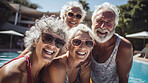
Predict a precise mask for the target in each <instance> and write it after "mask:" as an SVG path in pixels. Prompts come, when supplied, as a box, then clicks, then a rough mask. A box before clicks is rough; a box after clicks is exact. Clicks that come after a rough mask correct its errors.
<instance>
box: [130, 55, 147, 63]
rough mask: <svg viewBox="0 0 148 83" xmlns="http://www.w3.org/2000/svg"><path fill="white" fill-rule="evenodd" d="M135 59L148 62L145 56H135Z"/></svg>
mask: <svg viewBox="0 0 148 83" xmlns="http://www.w3.org/2000/svg"><path fill="white" fill-rule="evenodd" d="M133 60H137V61H141V62H145V63H148V59H145V58H143V57H137V56H133Z"/></svg>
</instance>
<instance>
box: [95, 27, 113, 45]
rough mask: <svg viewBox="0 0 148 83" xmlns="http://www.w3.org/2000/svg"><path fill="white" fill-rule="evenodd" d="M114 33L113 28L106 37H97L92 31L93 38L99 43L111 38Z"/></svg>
mask: <svg viewBox="0 0 148 83" xmlns="http://www.w3.org/2000/svg"><path fill="white" fill-rule="evenodd" d="M114 33H115V30H113V31H111V32H110V33H107V35H106V37H104V38H101V37H98V36H97V33H94V38H95V40H96V41H97V42H99V43H105V42H107V41H108V40H109V39H111V37H112V36H113V34H114Z"/></svg>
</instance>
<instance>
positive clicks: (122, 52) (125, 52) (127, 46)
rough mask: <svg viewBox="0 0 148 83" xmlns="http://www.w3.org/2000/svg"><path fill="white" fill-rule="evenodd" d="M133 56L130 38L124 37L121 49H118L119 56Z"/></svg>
mask: <svg viewBox="0 0 148 83" xmlns="http://www.w3.org/2000/svg"><path fill="white" fill-rule="evenodd" d="M132 56H133V47H132V44H131V42H130V41H129V40H127V39H125V38H122V40H121V42H120V45H119V49H118V58H121V59H123V58H132Z"/></svg>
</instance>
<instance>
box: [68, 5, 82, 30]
mask: <svg viewBox="0 0 148 83" xmlns="http://www.w3.org/2000/svg"><path fill="white" fill-rule="evenodd" d="M69 12H70V13H73V14H74V15H71V14H69ZM80 15H81V18H82V12H81V10H80V8H77V7H73V8H71V9H70V10H69V11H68V12H67V13H66V20H65V21H66V24H67V25H68V26H69V28H73V27H76V26H77V25H78V24H80V21H81V18H80Z"/></svg>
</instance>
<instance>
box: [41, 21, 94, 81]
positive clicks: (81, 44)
mask: <svg viewBox="0 0 148 83" xmlns="http://www.w3.org/2000/svg"><path fill="white" fill-rule="evenodd" d="M68 36H69V37H68V44H67V46H66V47H67V53H65V54H63V55H61V56H60V57H58V58H56V59H54V60H53V61H52V62H51V64H50V65H49V66H48V67H47V70H46V72H45V73H44V74H46V77H44V78H46V82H47V83H89V79H90V65H88V66H87V67H85V66H83V65H81V63H82V62H83V61H85V60H86V59H87V58H88V56H89V55H90V52H91V50H92V48H93V46H94V41H93V38H92V33H91V30H90V28H88V27H87V26H86V25H83V24H80V25H78V26H77V27H75V28H73V29H71V30H69V34H68ZM47 71H48V73H47ZM47 74H48V75H47Z"/></svg>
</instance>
